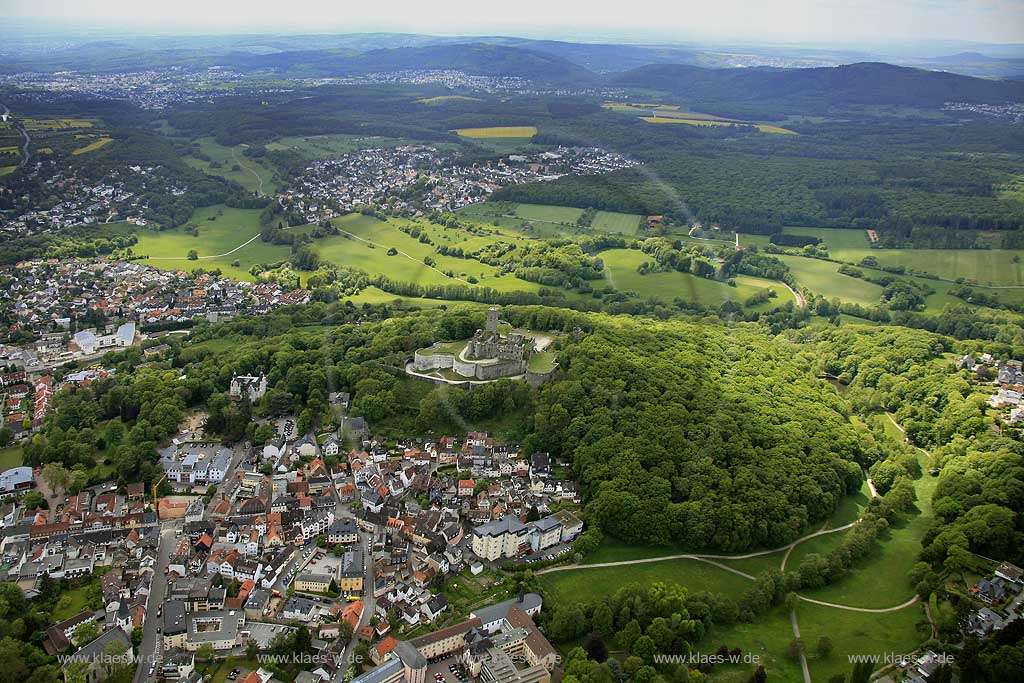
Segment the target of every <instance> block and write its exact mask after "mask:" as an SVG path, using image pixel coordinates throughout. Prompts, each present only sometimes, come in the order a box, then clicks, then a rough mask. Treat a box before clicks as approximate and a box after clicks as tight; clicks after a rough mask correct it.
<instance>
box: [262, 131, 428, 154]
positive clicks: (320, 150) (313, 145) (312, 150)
mask: <svg viewBox="0 0 1024 683" xmlns="http://www.w3.org/2000/svg"><path fill="white" fill-rule="evenodd" d="M404 144H409V141H408V140H403V139H401V138H385V137H381V136H379V135H345V134H340V133H338V134H332V135H305V136H303V135H293V136H287V137H283V138H279V139H277V140H275V141H273V142H268V143H267V145H266V147H267V149H268V150H271V151H283V150H290V151H293V152H296V153H298V154H300V155H302V156H304V157H306V158H307V159H325V158H328V157H336V156H341V155H343V154H348V153H350V152H356V151H359V150H361V149H371V148H375V147H397V146H399V145H404Z"/></svg>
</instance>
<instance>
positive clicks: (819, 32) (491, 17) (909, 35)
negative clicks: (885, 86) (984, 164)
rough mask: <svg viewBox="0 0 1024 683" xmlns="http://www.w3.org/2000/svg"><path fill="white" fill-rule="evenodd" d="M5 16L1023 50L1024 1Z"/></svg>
mask: <svg viewBox="0 0 1024 683" xmlns="http://www.w3.org/2000/svg"><path fill="white" fill-rule="evenodd" d="M0 15H2V16H6V17H19V18H23V19H42V20H44V23H45V22H51V23H53V24H54V25H56V24H57V23H58V22H59V23H60V24H62V25H63V26H62V27H66V26H67V24H68V23H76V24H79V25H92V26H97V25H105V26H122V27H126V26H131V27H138V28H146V29H148V30H160V31H167V32H173V31H189V32H203V33H233V32H248V31H268V30H269V31H280V32H294V31H304V32H305V31H311V32H355V31H404V32H423V33H435V34H455V35H464V34H504V35H521V36H534V37H558V38H565V39H573V38H596V37H602V36H605V37H623V38H626V37H628V38H631V39H643V38H645V37H646V38H649V39H651V40H659V41H661V40H665V39H667V38H668V39H671V38H676V39H678V40H685V41H693V40H702V39H709V40H714V39H722V38H727V39H746V40H768V41H771V40H778V41H794V42H807V41H810V42H814V43H818V44H823V43H827V42H829V41H836V42H841V43H850V42H884V41H902V40H915V41H916V40H932V39H961V40H971V41H978V42H1003V43H1024V0H710V1H709V0H696V1H694V0H647V1H646V2H623V1H622V0H514V1H509V0H505V1H504V2H488V1H487V0H388V1H387V2H369V1H367V0H357V1H353V0H285V1H284V2H267V1H266V0H172V1H170V2H166V1H160V0H0ZM54 27H56V26H54Z"/></svg>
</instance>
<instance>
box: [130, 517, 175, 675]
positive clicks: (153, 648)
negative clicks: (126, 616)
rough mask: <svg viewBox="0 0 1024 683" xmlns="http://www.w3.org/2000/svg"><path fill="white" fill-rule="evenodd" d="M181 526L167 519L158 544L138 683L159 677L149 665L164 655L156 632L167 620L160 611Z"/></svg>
mask: <svg viewBox="0 0 1024 683" xmlns="http://www.w3.org/2000/svg"><path fill="white" fill-rule="evenodd" d="M180 528H181V521H180V520H175V521H174V522H165V523H162V524H161V525H160V543H159V545H158V546H157V562H156V568H155V572H154V574H153V585H152V586H151V587H150V593H149V598H148V600H147V602H146V618H145V621H144V622H143V624H142V644H141V645H139V649H138V657H139V663H138V667H137V668H136V669H135V678H134V679H133V681H134V683H143V681H153V680H155V677H151V676H150V675H149V668H150V667H151V666H154V664H155V662H156V661H157V660H158V659H159V657H160V656H161V655H162V654H163V647H162V646H163V638H162V637H161V636H160V634H158V633H157V632H156V630H157V628H158V627H159V626H160V625H161V624H162V623H163V619H157V617H156V612H157V609H159V607H160V606H161V605H163V604H164V600H166V598H167V577H166V575H165V574H164V569H165V568H166V567H167V561H168V559H169V558H170V556H171V551H172V550H173V549H174V532H175V531H177V530H178V529H180Z"/></svg>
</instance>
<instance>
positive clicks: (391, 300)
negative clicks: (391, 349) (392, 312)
mask: <svg viewBox="0 0 1024 683" xmlns="http://www.w3.org/2000/svg"><path fill="white" fill-rule="evenodd" d="M345 301H351V302H352V303H354V304H356V305H357V306H361V305H362V304H388V305H390V306H392V307H393V308H409V307H416V308H438V307H440V306H448V307H454V306H478V307H481V308H482V307H484V306H486V305H487V304H480V303H476V302H475V301H447V300H445V299H418V298H415V297H408V296H397V295H395V294H392V293H391V292H385V291H384V290H382V289H378V288H377V287H366V288H365V289H363V290H361V291H360V292H359V293H358V294H354V295H352V296H350V297H346V299H345Z"/></svg>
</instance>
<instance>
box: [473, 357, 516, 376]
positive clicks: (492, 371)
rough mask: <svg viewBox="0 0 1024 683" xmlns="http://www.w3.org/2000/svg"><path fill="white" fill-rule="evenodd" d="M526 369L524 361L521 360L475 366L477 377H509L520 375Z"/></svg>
mask: <svg viewBox="0 0 1024 683" xmlns="http://www.w3.org/2000/svg"><path fill="white" fill-rule="evenodd" d="M525 371H526V363H525V362H523V361H506V362H502V363H493V364H489V365H477V366H476V378H477V379H498V378H499V377H511V376H513V375H521V374H523V372H525Z"/></svg>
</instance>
